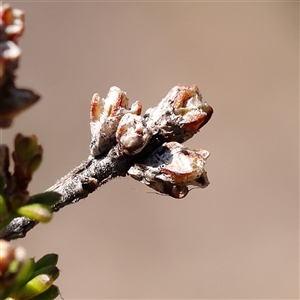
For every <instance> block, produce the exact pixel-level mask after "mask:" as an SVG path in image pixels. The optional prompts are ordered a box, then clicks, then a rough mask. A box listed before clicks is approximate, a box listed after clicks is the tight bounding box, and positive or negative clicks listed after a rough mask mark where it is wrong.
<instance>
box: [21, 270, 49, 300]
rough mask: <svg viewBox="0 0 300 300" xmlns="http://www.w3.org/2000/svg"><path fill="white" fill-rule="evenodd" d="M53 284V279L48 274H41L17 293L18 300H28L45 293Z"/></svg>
mask: <svg viewBox="0 0 300 300" xmlns="http://www.w3.org/2000/svg"><path fill="white" fill-rule="evenodd" d="M52 283H53V278H52V276H50V275H47V274H41V275H38V276H36V277H34V278H33V279H31V280H30V281H28V282H27V283H26V284H25V285H24V286H23V287H22V288H21V289H20V290H19V291H18V292H17V293H16V296H15V298H16V299H18V300H28V299H31V298H32V297H35V296H37V295H40V294H41V293H43V292H45V291H46V290H47V289H49V288H50V286H51V285H52Z"/></svg>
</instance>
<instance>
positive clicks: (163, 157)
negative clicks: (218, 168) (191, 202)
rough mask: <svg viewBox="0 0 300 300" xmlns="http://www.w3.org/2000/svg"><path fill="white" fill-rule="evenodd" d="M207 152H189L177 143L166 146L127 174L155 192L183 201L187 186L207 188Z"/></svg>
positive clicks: (166, 144) (200, 150)
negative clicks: (205, 167) (205, 168)
mask: <svg viewBox="0 0 300 300" xmlns="http://www.w3.org/2000/svg"><path fill="white" fill-rule="evenodd" d="M208 156H209V152H208V151H207V150H202V149H194V150H190V149H188V148H186V147H184V146H183V145H181V144H179V143H177V142H169V143H164V144H163V145H162V146H161V147H159V148H158V149H157V150H156V151H154V152H153V153H152V154H151V155H150V156H149V157H148V158H147V159H145V160H144V161H143V163H139V164H135V165H134V166H133V167H131V168H130V169H129V171H128V174H129V175H130V176H131V177H133V178H134V179H136V180H139V181H141V182H142V183H144V184H146V185H148V186H149V187H151V188H153V189H155V190H156V191H158V192H160V193H164V194H168V195H170V196H172V197H174V198H180V199H181V198H184V197H185V196H186V195H187V194H188V191H189V190H188V185H194V186H199V187H201V188H204V187H206V186H207V185H208V184H209V181H208V179H207V176H206V172H205V170H204V166H205V163H206V159H207V158H208Z"/></svg>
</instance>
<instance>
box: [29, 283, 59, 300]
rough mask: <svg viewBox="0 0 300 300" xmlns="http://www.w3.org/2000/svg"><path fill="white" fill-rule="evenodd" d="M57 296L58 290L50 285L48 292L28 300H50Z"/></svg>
mask: <svg viewBox="0 0 300 300" xmlns="http://www.w3.org/2000/svg"><path fill="white" fill-rule="evenodd" d="M57 296H59V288H58V287H57V286H56V285H54V284H53V285H51V286H50V287H49V289H48V290H46V291H45V292H43V293H41V294H39V295H38V296H36V297H33V298H31V299H30V300H46V299H47V300H52V299H55V298H56V297H57Z"/></svg>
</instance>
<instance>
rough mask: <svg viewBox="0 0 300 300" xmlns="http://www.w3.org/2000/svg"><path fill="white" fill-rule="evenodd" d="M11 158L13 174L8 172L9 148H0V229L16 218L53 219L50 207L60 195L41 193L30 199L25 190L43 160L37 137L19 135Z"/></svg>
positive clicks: (42, 220) (46, 220)
mask: <svg viewBox="0 0 300 300" xmlns="http://www.w3.org/2000/svg"><path fill="white" fill-rule="evenodd" d="M12 156H13V160H14V173H13V174H11V173H10V171H9V151H8V148H7V146H5V145H0V224H1V225H0V228H4V227H5V226H6V225H7V224H8V223H9V222H10V221H11V220H12V219H13V218H15V217H17V216H25V217H28V218H30V219H33V220H36V221H38V222H49V221H50V220H51V218H52V210H51V206H52V205H53V204H55V203H56V202H57V201H58V200H59V199H60V195H59V194H58V193H56V192H44V193H41V194H37V195H34V196H30V195H29V193H28V191H27V187H28V184H29V182H30V181H31V179H32V175H33V173H34V172H35V171H36V170H37V168H38V167H39V165H40V163H41V161H42V147H41V146H40V145H39V144H38V141H37V138H36V136H34V135H32V136H23V135H21V134H18V135H17V136H16V138H15V150H14V152H13V154H12Z"/></svg>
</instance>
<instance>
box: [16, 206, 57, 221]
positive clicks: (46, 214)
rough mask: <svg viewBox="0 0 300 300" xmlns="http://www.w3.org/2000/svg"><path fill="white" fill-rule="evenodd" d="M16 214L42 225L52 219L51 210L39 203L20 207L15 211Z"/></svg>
mask: <svg viewBox="0 0 300 300" xmlns="http://www.w3.org/2000/svg"><path fill="white" fill-rule="evenodd" d="M17 213H18V214H19V215H21V216H24V217H27V218H30V219H34V220H36V221H38V222H43V223H47V222H49V221H50V220H51V219H52V211H51V208H50V207H49V206H47V205H43V204H40V203H33V204H29V205H24V206H21V207H20V208H18V209H17Z"/></svg>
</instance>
